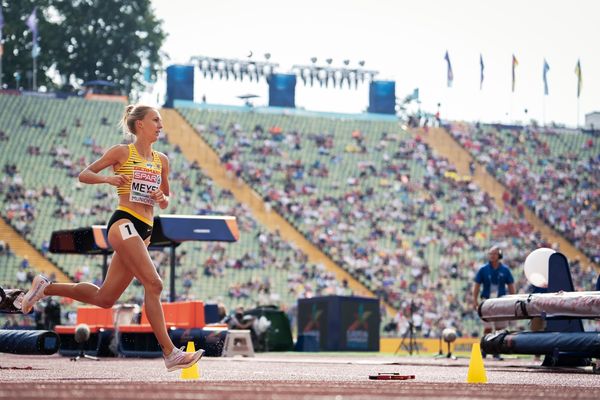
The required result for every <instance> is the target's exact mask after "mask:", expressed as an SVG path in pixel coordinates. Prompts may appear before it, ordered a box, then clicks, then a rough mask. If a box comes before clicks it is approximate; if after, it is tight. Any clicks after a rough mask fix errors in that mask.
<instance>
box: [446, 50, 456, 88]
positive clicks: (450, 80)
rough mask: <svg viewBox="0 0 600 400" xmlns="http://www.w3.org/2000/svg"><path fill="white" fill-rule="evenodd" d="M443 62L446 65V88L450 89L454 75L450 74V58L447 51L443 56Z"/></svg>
mask: <svg viewBox="0 0 600 400" xmlns="http://www.w3.org/2000/svg"><path fill="white" fill-rule="evenodd" d="M444 60H446V62H447V63H448V74H447V77H446V79H447V84H448V87H452V81H454V74H453V73H452V63H450V56H449V55H448V50H446V55H445V56H444Z"/></svg>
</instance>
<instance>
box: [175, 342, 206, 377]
mask: <svg viewBox="0 0 600 400" xmlns="http://www.w3.org/2000/svg"><path fill="white" fill-rule="evenodd" d="M183 349H185V347H182V348H181V349H178V348H177V347H175V348H174V349H173V351H172V352H171V354H169V355H168V356H166V357H165V367H167V371H169V372H171V371H175V370H177V369H184V368H189V367H191V366H192V365H194V364H196V363H197V362H198V361H199V360H200V359H201V358H202V356H203V355H204V350H202V349H200V350H198V351H197V352H195V353H186V352H185V351H183Z"/></svg>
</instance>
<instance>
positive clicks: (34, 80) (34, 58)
mask: <svg viewBox="0 0 600 400" xmlns="http://www.w3.org/2000/svg"><path fill="white" fill-rule="evenodd" d="M34 46H35V45H34ZM36 75H37V57H33V91H34V92H37V76H36Z"/></svg>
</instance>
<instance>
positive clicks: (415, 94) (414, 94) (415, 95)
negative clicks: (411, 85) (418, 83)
mask: <svg viewBox="0 0 600 400" xmlns="http://www.w3.org/2000/svg"><path fill="white" fill-rule="evenodd" d="M410 97H411V98H412V99H413V100H419V88H415V89H414V90H413V92H412V94H411V95H410Z"/></svg>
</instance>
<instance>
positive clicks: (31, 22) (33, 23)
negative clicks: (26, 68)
mask: <svg viewBox="0 0 600 400" xmlns="http://www.w3.org/2000/svg"><path fill="white" fill-rule="evenodd" d="M36 11H37V7H34V8H33V11H32V12H31V15H30V16H29V17H27V20H26V21H25V23H26V24H27V27H28V28H29V30H30V31H31V33H32V35H33V39H32V43H33V47H32V48H31V55H32V56H33V58H36V57H37V56H38V54H39V53H40V49H39V47H38V19H37V16H36V15H35V14H36Z"/></svg>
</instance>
